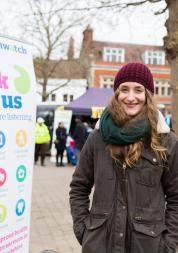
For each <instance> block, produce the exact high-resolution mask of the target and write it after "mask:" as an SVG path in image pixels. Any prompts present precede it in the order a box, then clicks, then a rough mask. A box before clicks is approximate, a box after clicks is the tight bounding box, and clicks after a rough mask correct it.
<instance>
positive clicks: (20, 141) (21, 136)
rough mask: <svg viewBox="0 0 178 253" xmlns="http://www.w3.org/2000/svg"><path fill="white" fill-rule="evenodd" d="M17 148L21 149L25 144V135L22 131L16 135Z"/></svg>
mask: <svg viewBox="0 0 178 253" xmlns="http://www.w3.org/2000/svg"><path fill="white" fill-rule="evenodd" d="M16 144H17V146H19V147H21V148H23V147H24V146H25V145H26V144H27V134H26V132H25V131H24V130H19V131H18V132H17V134H16Z"/></svg>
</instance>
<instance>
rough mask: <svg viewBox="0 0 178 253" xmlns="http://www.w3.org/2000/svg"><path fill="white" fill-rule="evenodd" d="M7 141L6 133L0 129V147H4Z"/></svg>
mask: <svg viewBox="0 0 178 253" xmlns="http://www.w3.org/2000/svg"><path fill="white" fill-rule="evenodd" d="M5 142H6V138H5V135H4V133H3V132H2V131H0V148H2V147H4V145H5Z"/></svg>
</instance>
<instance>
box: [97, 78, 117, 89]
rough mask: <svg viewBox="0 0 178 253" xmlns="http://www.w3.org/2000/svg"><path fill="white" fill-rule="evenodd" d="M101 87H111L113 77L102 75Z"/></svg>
mask: <svg viewBox="0 0 178 253" xmlns="http://www.w3.org/2000/svg"><path fill="white" fill-rule="evenodd" d="M100 84H101V85H100V86H101V88H113V85H114V77H113V76H102V77H101V80H100Z"/></svg>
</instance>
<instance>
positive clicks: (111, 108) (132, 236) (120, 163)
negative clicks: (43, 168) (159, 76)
mask: <svg viewBox="0 0 178 253" xmlns="http://www.w3.org/2000/svg"><path fill="white" fill-rule="evenodd" d="M114 92H115V93H114V95H113V97H112V99H111V101H110V103H109V105H108V107H107V108H106V109H105V111H104V112H103V114H102V116H101V119H100V122H99V124H98V125H99V127H96V128H97V129H95V130H94V131H93V132H92V133H91V134H90V136H89V138H88V139H87V142H86V144H85V145H84V148H83V149H82V152H81V156H80V162H79V164H78V166H77V168H76V170H75V172H74V175H73V178H72V182H71V185H70V186H71V191H70V205H71V213H72V217H73V222H74V232H75V235H76V237H77V239H78V241H79V243H80V244H81V245H82V252H83V253H175V252H176V248H177V245H178V140H177V138H176V136H175V134H174V133H172V132H170V129H169V127H168V126H167V125H166V123H165V120H164V118H163V116H162V114H161V113H160V112H159V111H158V110H157V109H156V106H155V104H154V100H153V93H154V84H153V77H152V74H151V72H150V70H149V69H148V68H147V67H146V66H145V65H144V64H141V63H129V64H127V65H125V66H123V67H122V68H121V70H120V71H119V72H118V73H117V75H116V77H115V81H114ZM93 187H94V194H93V200H92V205H91V208H89V206H90V205H89V204H90V201H89V195H90V193H91V190H92V188H93Z"/></svg>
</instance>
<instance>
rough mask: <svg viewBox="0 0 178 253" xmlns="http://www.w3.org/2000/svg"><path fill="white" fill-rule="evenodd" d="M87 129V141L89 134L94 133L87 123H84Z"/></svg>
mask: <svg viewBox="0 0 178 253" xmlns="http://www.w3.org/2000/svg"><path fill="white" fill-rule="evenodd" d="M83 124H84V126H85V129H86V139H87V138H88V136H89V134H90V133H91V132H92V131H93V129H92V128H91V127H90V126H89V125H88V123H87V122H84V123H83Z"/></svg>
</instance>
